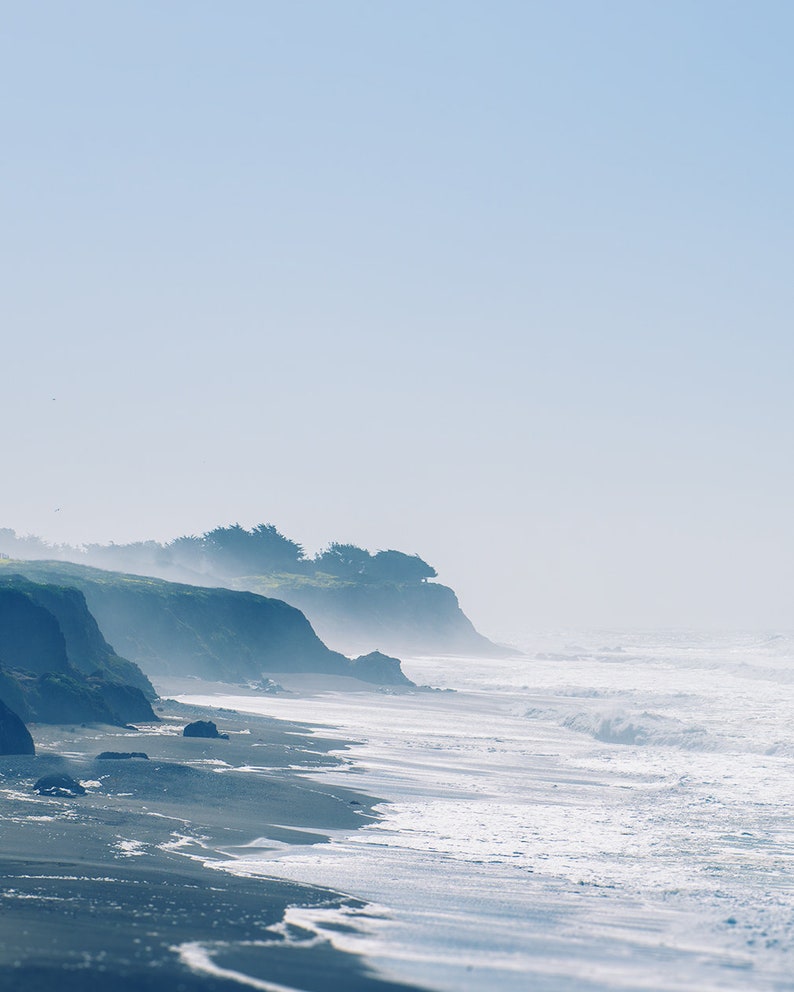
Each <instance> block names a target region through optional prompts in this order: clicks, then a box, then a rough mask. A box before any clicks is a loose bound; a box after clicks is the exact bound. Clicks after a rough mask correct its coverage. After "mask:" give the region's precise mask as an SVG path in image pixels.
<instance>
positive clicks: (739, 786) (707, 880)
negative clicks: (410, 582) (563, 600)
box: [207, 632, 794, 992]
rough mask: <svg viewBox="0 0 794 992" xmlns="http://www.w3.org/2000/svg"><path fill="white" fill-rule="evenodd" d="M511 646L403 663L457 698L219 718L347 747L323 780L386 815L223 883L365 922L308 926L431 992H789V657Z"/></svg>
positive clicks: (283, 703) (584, 641) (316, 921)
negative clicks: (280, 721)
mask: <svg viewBox="0 0 794 992" xmlns="http://www.w3.org/2000/svg"><path fill="white" fill-rule="evenodd" d="M523 646H524V647H525V648H526V649H527V651H528V654H527V657H525V658H522V659H517V660H516V659H512V660H505V659H500V660H498V661H496V660H494V661H484V662H480V661H471V660H462V659H453V658H445V659H438V658H422V659H414V660H411V661H408V662H406V664H405V668H406V671H407V673H408V674H409V675H410V676H411V677H412V678H414V679H415V680H417V681H420V682H429V683H431V684H433V685H437V686H441V687H454V688H456V689H457V690H458V691H457V692H455V693H427V694H416V695H382V696H378V697H377V698H374V697H373V696H372V694H369V693H367V694H355V695H353V696H343V695H341V694H337V693H323V694H322V695H316V696H314V697H310V698H308V699H301V700H298V699H290V698H289V697H275V698H268V699H267V700H255V701H254V700H251V699H243V698H234V697H223V698H222V699H216V700H215V703H216V704H217V705H233V706H235V707H239V708H240V709H246V708H248V709H251V708H252V706H255V707H256V708H257V709H258V711H260V712H267V713H270V714H272V715H275V716H284V717H288V718H297V719H302V720H308V721H309V722H317V723H318V724H320V723H322V724H332V725H334V726H336V727H340V728H343V729H344V730H345V731H346V732H347V733H349V734H350V735H351V736H352V737H353V738H354V739H357V740H359V741H361V742H362V744H361V746H360V747H357V748H355V749H354V750H353V752H351V753H350V754H349V755H348V761H347V766H346V768H345V770H344V771H341V772H329V773H324V777H325V778H326V779H328V778H330V779H331V780H332V781H336V782H339V783H340V784H342V783H345V784H355V785H356V787H357V788H359V789H363V790H366V791H369V792H372V793H374V794H375V795H380V796H383V797H384V798H386V799H387V800H389V802H388V803H387V804H384V805H383V806H382V808H381V812H382V814H383V819H382V821H381V822H380V823H378V824H375V825H373V826H369V827H366V828H365V829H363V830H361V831H358V832H357V833H356V834H353V835H346V834H343V833H339V834H338V835H336V836H334V837H333V838H332V840H331V842H330V843H329V844H327V845H321V846H318V847H313V848H304V849H300V848H298V849H290V850H285V851H283V852H281V853H275V854H274V853H273V852H270V853H263V852H261V851H260V852H255V853H254V854H253V855H252V856H251V857H243V858H240V859H239V860H237V861H236V862H235V863H234V865H233V866H231V869H230V870H235V871H241V872H245V873H253V874H259V873H261V874H265V875H279V876H284V877H287V878H291V879H296V880H301V881H313V882H319V883H322V884H327V885H330V886H332V887H336V888H339V889H341V890H343V891H346V892H349V893H351V894H354V895H356V896H361V897H363V898H366V899H368V900H371V901H372V902H374V903H376V904H377V905H378V906H379V907H381V909H380V911H379V912H378V913H376V914H375V917H374V918H370V917H366V918H365V919H363V920H359V921H357V923H356V926H357V927H361V926H362V925H363V928H364V933H363V936H362V935H355V934H353V933H344V932H342V933H340V931H339V930H338V928H337V924H338V923H339V920H338V919H336V918H333V919H332V918H331V917H332V916H333V914H331V915H330V916H328V915H325V916H324V915H323V913H319V914H317V915H315V916H314V917H313V923H312V926H314V927H316V928H317V929H319V931H320V932H322V933H324V934H325V935H326V936H328V937H330V938H331V939H332V940H334V941H335V942H337V943H341V944H344V945H345V946H349V947H351V948H355V949H356V950H359V951H361V952H363V953H366V954H367V955H368V956H370V957H371V958H372V959H373V960H374V961H375V962H376V963H377V964H378V966H379V967H380V968H382V969H383V970H384V971H385V972H386V973H388V974H390V975H394V976H399V977H401V978H404V979H411V980H413V981H416V982H418V983H424V984H426V985H428V986H429V987H431V988H435V989H443V990H449V992H452V990H460V989H472V990H474V989H481V988H485V987H497V986H498V987H500V988H506V989H515V990H518V989H526V988H527V983H528V982H531V985H532V987H533V988H539V989H570V990H573V989H614V988H643V989H665V990H666V989H670V990H673V989H692V988H698V989H715V990H716V989H747V988H753V989H784V988H794V980H792V979H791V978H790V977H789V975H788V969H789V958H790V952H791V950H792V949H793V947H792V939H793V938H792V934H794V890H793V889H792V886H791V884H790V877H789V867H790V859H791V855H792V851H794V828H792V825H791V819H790V786H791V781H792V770H793V769H792V762H794V729H792V726H791V722H790V714H791V712H792V708H791V703H792V701H793V700H792V695H794V638H792V637H791V636H790V635H775V634H769V635H745V634H736V635H725V636H722V637H720V638H707V637H705V636H698V635H693V634H690V633H679V634H676V633H669V632H665V633H658V634H654V633H648V634H642V635H636V634H635V635H631V636H628V635H625V634H620V633H610V634H604V633H597V634H594V633H588V632H578V633H575V634H573V633H571V634H553V635H549V636H547V637H542V638H541V637H532V638H524V639H523ZM207 701H208V700H207ZM296 912H297V911H296ZM305 922H306V920H304V923H305ZM348 922H350V921H348Z"/></svg>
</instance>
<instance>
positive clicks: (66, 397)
mask: <svg viewBox="0 0 794 992" xmlns="http://www.w3.org/2000/svg"><path fill="white" fill-rule="evenodd" d="M793 35H794V8H792V7H791V6H790V5H787V4H784V3H782V2H762V3H759V4H755V5H753V6H752V7H750V6H741V5H734V4H730V5H728V4H724V3H718V2H716V0H703V2H697V3H684V2H672V3H669V4H665V5H654V4H650V3H640V4H637V3H629V2H627V0H626V2H624V0H614V2H605V3H602V4H590V3H585V2H576V0H572V2H563V3H558V4H544V3H519V2H502V3H497V4H495V5H490V4H489V5H487V6H486V5H484V4H481V3H471V2H456V3H452V2H447V0H443V2H442V0H440V2H435V3H432V4H418V3H415V2H406V3H403V4H400V5H393V6H390V5H386V4H368V3H364V2H348V0H343V2H339V3H336V4H333V5H324V4H321V3H314V2H306V3H300V4H282V3H254V2H252V0H242V2H240V3H238V4H235V5H234V6H233V7H232V8H228V9H224V10H221V9H220V8H219V7H216V6H214V5H211V4H207V3H191V4H188V3H186V2H184V0H177V2H175V3H172V4H169V5H168V6H167V7H162V6H161V5H157V4H154V3H152V2H142V3H139V4H135V5H129V6H124V5H112V6H108V5H105V4H102V3H99V2H98V0H93V2H77V3H74V4H70V5H69V6H68V7H66V6H63V5H60V4H57V3H54V2H47V0H45V2H42V3H38V4H36V5H30V6H19V5H18V6H16V7H13V8H9V9H8V10H6V11H4V18H3V23H2V26H0V51H1V52H2V59H0V66H1V68H0V74H2V80H3V94H4V95H3V98H2V108H3V109H2V121H3V131H4V136H5V139H6V140H5V152H6V153H5V155H4V156H3V158H2V161H0V176H2V180H3V189H4V191H5V196H4V209H3V214H4V223H3V234H2V236H0V252H2V263H3V268H4V271H5V275H6V287H5V291H4V293H3V299H2V304H0V307H2V310H0V312H1V313H2V319H3V327H4V335H3V350H2V355H3V361H2V372H0V411H2V423H3V445H2V455H1V456H0V458H1V460H0V472H1V473H2V495H1V496H0V527H10V528H13V529H15V530H16V531H17V532H18V533H31V534H36V535H38V536H40V537H42V538H44V539H45V540H48V541H52V542H56V543H58V542H68V543H77V544H79V543H89V542H96V543H105V542H109V541H115V542H116V543H125V542H127V541H135V540H145V539H155V540H161V541H164V540H169V539H171V538H174V537H177V536H179V535H182V534H191V533H202V532H204V531H207V530H210V529H212V528H213V527H215V526H218V525H222V524H230V523H234V522H239V523H241V524H242V525H244V526H246V527H250V526H252V525H254V524H256V523H260V522H272V523H273V524H275V525H276V526H277V527H278V528H279V530H280V531H282V532H283V533H284V534H285V535H286V536H288V537H290V538H292V539H294V540H296V541H299V542H300V543H302V544H304V545H305V546H306V548H307V549H308V550H309V551H316V550H318V549H320V548H321V547H324V546H326V545H327V544H328V543H329V542H331V541H339V542H350V543H354V544H357V545H361V546H363V547H366V548H368V549H370V550H378V549H387V548H394V549H397V550H400V551H405V552H408V553H417V554H419V555H420V556H421V557H422V558H424V559H425V560H427V561H428V562H429V563H430V564H432V565H433V566H434V567H435V568H436V569H437V570H438V573H439V581H441V582H444V583H445V584H447V585H450V586H452V587H453V588H454V589H455V591H456V592H457V593H458V595H459V598H460V601H461V605H462V606H463V608H464V610H465V611H466V613H467V614H468V615H469V616H470V617H471V619H472V620H473V622H474V623H475V625H476V626H477V627H478V628H479V629H481V630H483V631H484V632H486V633H492V634H499V633H501V632H503V631H509V630H515V629H521V628H524V629H531V628H547V627H550V626H553V625H571V626H577V625H582V626H598V627H604V628H609V627H620V626H630V627H658V626H663V627H689V626H691V627H697V628H731V629H738V628H748V629H762V628H790V627H791V626H792V622H791V602H792V590H793V588H794V533H793V532H792V528H791V525H790V516H791V510H790V507H791V505H792V497H794V472H793V471H792V466H791V457H790V451H791V448H792V440H793V439H792V424H793V423H794V416H792V415H793V414H794V409H793V407H794V399H793V398H792V397H793V395H794V394H793V392H792V389H791V374H792V357H793V356H792V334H791V329H790V314H791V309H792V306H791V305H792V288H791V277H790V272H789V268H790V261H789V260H790V258H791V257H792V247H794V246H792V238H793V237H794V235H793V234H792V231H793V230H794V228H793V227H792V224H791V213H792V189H791V175H792V173H793V172H794V169H793V168H792V166H794V163H792V149H793V148H794V139H793V136H792V127H793V125H792V120H791V115H790V111H789V106H788V104H789V102H790V99H789V94H790V92H791V86H792V82H793V81H794V80H792V75H794V72H793V71H792V67H791V61H790V51H789V50H790V46H791V39H792V36H793Z"/></svg>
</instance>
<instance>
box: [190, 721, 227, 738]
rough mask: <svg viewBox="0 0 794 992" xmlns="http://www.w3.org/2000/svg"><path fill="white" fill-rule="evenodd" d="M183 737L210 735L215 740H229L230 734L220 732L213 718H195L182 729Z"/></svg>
mask: <svg viewBox="0 0 794 992" xmlns="http://www.w3.org/2000/svg"><path fill="white" fill-rule="evenodd" d="M182 736H183V737H208V738H211V739H213V740H221V741H228V739H229V735H228V734H219V733H218V728H217V726H216V725H215V724H214V723H213V722H212V720H194V722H193V723H189V724H188V725H187V726H186V727H185V729H184V730H183V731H182Z"/></svg>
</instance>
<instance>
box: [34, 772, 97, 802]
mask: <svg viewBox="0 0 794 992" xmlns="http://www.w3.org/2000/svg"><path fill="white" fill-rule="evenodd" d="M33 791H34V792H38V794H39V795H40V796H59V797H61V798H63V799H74V798H75V796H84V795H85V789H84V788H83V787H82V785H80V783H79V782H75V780H74V779H73V778H72V777H71V775H45V776H44V777H43V778H40V779H39V780H38V782H36V784H35V785H34V786H33Z"/></svg>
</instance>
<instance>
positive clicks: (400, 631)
mask: <svg viewBox="0 0 794 992" xmlns="http://www.w3.org/2000/svg"><path fill="white" fill-rule="evenodd" d="M235 584H236V585H237V586H238V587H239V588H247V589H253V590H254V591H258V592H262V593H266V594H267V595H270V596H278V597H279V598H280V599H283V600H284V601H285V602H287V603H291V604H292V605H293V606H297V607H298V608H299V609H300V610H303V612H304V613H305V614H306V616H307V617H309V619H310V620H311V622H312V625H313V626H314V628H315V630H316V631H317V633H318V634H319V635H320V637H322V639H323V640H324V641H326V642H327V643H329V644H332V645H333V646H334V647H336V648H338V649H339V650H340V651H345V652H347V653H350V654H352V653H355V652H358V651H365V652H367V651H372V650H373V649H378V650H382V651H386V652H389V653H393V654H398V655H400V654H402V655H406V654H413V655H422V654H460V655H464V656H471V655H482V656H489V655H490V656H491V657H498V656H499V655H501V654H509V653H510V652H509V651H508V650H507V649H504V648H501V647H500V646H499V645H496V644H494V643H493V642H492V641H489V640H488V638H486V637H483V636H482V634H480V633H478V632H477V631H476V630H475V628H474V625H473V624H472V622H471V621H470V620H469V618H468V617H467V616H466V614H465V613H464V612H463V611H462V610H461V608H460V605H459V603H458V599H457V596H456V595H455V593H454V592H453V591H452V589H450V588H449V587H448V586H444V585H441V584H440V583H437V582H377V581H368V582H350V581H345V580H343V579H338V578H335V577H331V576H324V577H323V576H320V577H317V578H316V579H315V580H314V581H306V580H305V579H302V580H298V581H296V580H295V579H294V577H290V576H287V575H282V576H267V577H262V578H258V577H255V576H248V577H245V578H241V579H237V580H236V581H235Z"/></svg>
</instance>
